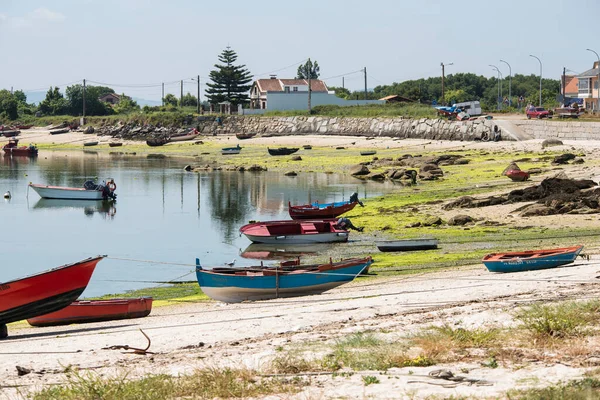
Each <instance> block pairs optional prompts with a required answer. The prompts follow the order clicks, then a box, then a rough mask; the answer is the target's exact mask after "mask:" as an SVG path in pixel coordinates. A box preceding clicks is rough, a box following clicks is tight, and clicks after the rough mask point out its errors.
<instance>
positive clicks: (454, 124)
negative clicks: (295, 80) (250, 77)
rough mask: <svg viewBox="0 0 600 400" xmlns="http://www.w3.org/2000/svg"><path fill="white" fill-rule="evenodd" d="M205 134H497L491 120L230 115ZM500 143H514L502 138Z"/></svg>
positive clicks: (207, 123) (202, 124)
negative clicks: (504, 141) (503, 141)
mask: <svg viewBox="0 0 600 400" xmlns="http://www.w3.org/2000/svg"><path fill="white" fill-rule="evenodd" d="M199 130H200V131H201V132H202V133H205V134H211V133H216V134H235V133H238V132H257V133H260V134H262V135H263V136H280V135H281V136H283V135H302V134H323V135H348V136H386V137H399V138H414V139H434V140H436V139H437V140H467V141H469V140H490V138H493V137H494V136H495V135H494V134H495V132H497V131H498V127H497V125H496V124H495V123H494V121H493V120H483V119H482V120H476V121H464V122H463V121H447V120H443V119H425V118H422V119H418V120H415V119H405V118H332V117H308V116H298V117H250V116H243V117H240V116H230V117H225V118H223V119H222V122H221V124H218V123H217V122H216V121H215V120H213V119H212V118H211V119H203V120H200V121H199ZM502 140H513V139H512V138H510V137H502Z"/></svg>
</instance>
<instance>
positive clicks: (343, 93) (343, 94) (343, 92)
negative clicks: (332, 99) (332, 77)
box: [329, 86, 350, 100]
mask: <svg viewBox="0 0 600 400" xmlns="http://www.w3.org/2000/svg"><path fill="white" fill-rule="evenodd" d="M329 90H333V91H334V92H335V95H336V96H337V97H340V98H342V99H346V100H348V99H349V98H350V91H349V90H348V89H346V88H343V87H335V86H330V87H329Z"/></svg>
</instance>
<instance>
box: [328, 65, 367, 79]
mask: <svg viewBox="0 0 600 400" xmlns="http://www.w3.org/2000/svg"><path fill="white" fill-rule="evenodd" d="M363 71H364V69H362V68H361V69H359V70H357V71H354V72H347V73H345V74H340V75H335V76H330V77H329V78H323V79H321V80H323V81H326V80H329V79H335V78H341V77H342V76H347V75H353V74H356V73H359V72H361V73H362V72H363Z"/></svg>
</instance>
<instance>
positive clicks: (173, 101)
mask: <svg viewBox="0 0 600 400" xmlns="http://www.w3.org/2000/svg"><path fill="white" fill-rule="evenodd" d="M163 103H165V106H168V105H172V106H177V103H178V101H177V97H175V96H174V95H172V94H171V93H167V95H166V96H165V98H164V99H163Z"/></svg>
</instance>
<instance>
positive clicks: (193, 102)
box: [181, 93, 198, 107]
mask: <svg viewBox="0 0 600 400" xmlns="http://www.w3.org/2000/svg"><path fill="white" fill-rule="evenodd" d="M197 105H198V99H197V98H196V96H193V95H191V94H190V93H186V94H184V95H183V99H181V106H182V107H185V106H193V107H196V106H197Z"/></svg>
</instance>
